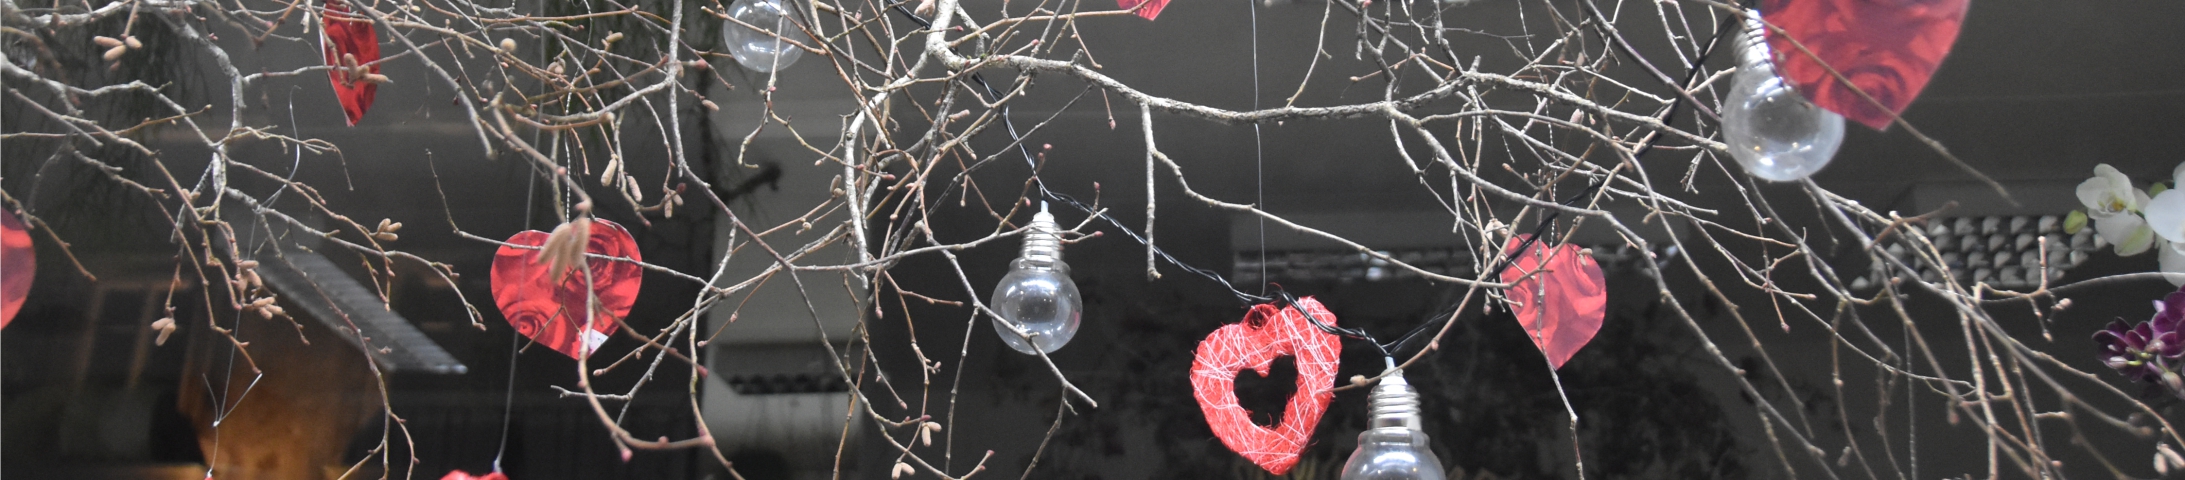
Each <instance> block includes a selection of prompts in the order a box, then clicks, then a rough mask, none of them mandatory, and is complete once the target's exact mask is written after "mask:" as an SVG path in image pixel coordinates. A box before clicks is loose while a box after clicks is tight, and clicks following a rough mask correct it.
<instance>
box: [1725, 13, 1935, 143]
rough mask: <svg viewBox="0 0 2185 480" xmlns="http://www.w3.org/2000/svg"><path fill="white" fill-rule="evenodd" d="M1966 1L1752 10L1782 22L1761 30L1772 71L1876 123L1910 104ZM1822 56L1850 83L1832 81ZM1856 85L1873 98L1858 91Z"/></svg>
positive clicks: (1847, 114) (1883, 123) (1849, 114)
mask: <svg viewBox="0 0 2185 480" xmlns="http://www.w3.org/2000/svg"><path fill="white" fill-rule="evenodd" d="M1967 2H1968V0H1796V1H1793V0H1763V1H1761V2H1760V12H1761V17H1762V18H1764V19H1766V20H1767V21H1768V23H1771V24H1774V25H1775V26H1776V27H1778V28H1781V29H1782V30H1781V31H1776V30H1774V29H1770V30H1769V31H1768V48H1769V50H1772V51H1774V52H1775V65H1776V71H1777V72H1779V73H1781V74H1782V75H1783V78H1784V79H1785V80H1789V81H1790V82H1791V84H1793V85H1796V86H1797V87H1798V93H1802V94H1805V96H1806V99H1807V100H1812V101H1813V104H1814V105H1819V106H1820V107H1821V108H1825V109H1828V111H1831V112H1836V113H1837V114H1840V115H1843V116H1844V118H1849V119H1852V120H1854V121H1857V122H1859V123H1862V124H1866V126H1868V127H1872V128H1874V129H1876V130H1880V129H1883V128H1887V127H1889V124H1890V123H1891V122H1892V119H1894V118H1895V117H1896V115H1897V114H1899V113H1903V112H1904V109H1905V107H1908V106H1911V104H1912V99H1913V98H1916V97H1918V96H1919V92H1920V90H1921V89H1924V88H1927V80H1929V79H1930V78H1932V77H1934V74H1935V69H1936V68H1938V67H1941V66H1942V59H1943V57H1946V56H1949V55H1950V46H1951V45H1952V44H1954V43H1956V42H1957V31H1958V28H1959V27H1960V26H1962V25H1963V24H1964V23H1965V7H1966V3H1967ZM1786 34H1787V35H1788V38H1786V37H1785V35H1786ZM1792 39H1796V40H1797V42H1796V43H1793V42H1791V40H1792ZM1798 45H1804V46H1805V47H1806V50H1811V51H1812V52H1813V54H1812V55H1807V54H1806V53H1805V50H1799V49H1798ZM1816 60H1818V61H1816ZM1824 62H1825V63H1826V64H1827V65H1828V66H1831V67H1835V68H1836V71H1837V72H1840V73H1843V75H1844V78H1847V79H1850V80H1851V83H1850V84H1849V85H1846V84H1844V83H1843V82H1842V81H1839V80H1838V79H1837V78H1836V76H1835V75H1834V74H1831V73H1829V69H1828V68H1826V67H1823V66H1822V64H1823V63H1824ZM1853 86H1856V87H1857V88H1858V90H1856V91H1855V90H1853V89H1852V87H1853ZM1861 91H1863V92H1866V94H1867V95H1869V96H1872V97H1874V100H1873V101H1868V100H1867V99H1866V98H1864V97H1861V96H1859V92H1861ZM1876 102H1879V103H1880V104H1881V105H1880V106H1876V105H1875V103H1876ZM1884 107H1886V110H1885V109H1884Z"/></svg>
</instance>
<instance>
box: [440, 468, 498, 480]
mask: <svg viewBox="0 0 2185 480" xmlns="http://www.w3.org/2000/svg"><path fill="white" fill-rule="evenodd" d="M440 480H508V476H507V475H502V474H501V472H493V473H488V474H485V475H471V474H470V472H465V471H462V470H452V471H449V472H448V475H447V476H444V477H440Z"/></svg>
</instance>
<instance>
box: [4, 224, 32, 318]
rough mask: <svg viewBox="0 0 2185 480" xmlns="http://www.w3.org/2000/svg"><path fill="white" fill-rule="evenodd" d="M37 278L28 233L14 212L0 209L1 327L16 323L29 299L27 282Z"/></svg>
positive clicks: (28, 284)
mask: <svg viewBox="0 0 2185 480" xmlns="http://www.w3.org/2000/svg"><path fill="white" fill-rule="evenodd" d="M37 275H38V252H37V248H36V247H32V246H31V244H30V231H29V229H26V228H23V221H22V220H21V219H17V218H15V213H14V212H9V211H6V210H0V328H7V326H8V322H9V321H13V320H15V312H18V311H21V310H22V309H23V299H24V298H27V297H29V296H30V281H31V280H32V279H34V278H36V277H37Z"/></svg>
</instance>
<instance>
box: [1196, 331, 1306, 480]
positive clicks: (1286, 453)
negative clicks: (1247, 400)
mask: <svg viewBox="0 0 2185 480" xmlns="http://www.w3.org/2000/svg"><path fill="white" fill-rule="evenodd" d="M1297 306H1298V307H1303V308H1304V309H1305V311H1308V312H1312V314H1313V316H1314V317H1315V318H1318V319H1320V322H1321V323H1326V324H1328V325H1330V326H1333V325H1335V314H1334V313H1330V312H1328V309H1327V308H1326V307H1322V306H1320V302H1319V301H1316V300H1313V299H1312V297H1305V298H1303V299H1299V300H1298V301H1297ZM1338 340H1339V339H1337V338H1336V337H1335V336H1334V335H1329V334H1328V333H1327V332H1322V331H1320V330H1319V329H1317V328H1313V326H1312V324H1311V323H1309V322H1308V321H1307V320H1306V319H1305V315H1304V314H1300V313H1298V310H1297V308H1295V307H1285V308H1282V309H1280V310H1277V309H1276V308H1275V306H1274V305H1271V304H1261V305H1253V306H1252V309H1251V311H1249V312H1246V313H1245V314H1244V321H1243V322H1239V323H1236V324H1231V325H1227V326H1223V327H1221V328H1220V329H1216V330H1214V333H1211V334H1208V335H1207V336H1206V340H1203V341H1200V342H1199V351H1198V354H1197V355H1196V356H1194V357H1193V358H1192V359H1191V390H1192V393H1193V395H1194V396H1196V397H1197V398H1198V399H1199V410H1200V411H1202V412H1205V414H1206V425H1207V426H1208V427H1212V428H1213V430H1214V436H1216V437H1221V443H1222V444H1223V445H1228V446H1229V449H1230V450H1232V451H1235V452H1237V454H1238V455H1243V456H1244V458H1246V459H1249V460H1251V461H1252V463H1255V464H1259V466H1260V468H1265V469H1267V471H1268V472H1271V473H1274V474H1276V475H1281V474H1284V473H1287V472H1289V471H1290V467H1292V466H1295V465H1297V454H1298V452H1302V451H1304V450H1305V442H1306V441H1307V440H1310V439H1312V435H1313V429H1314V428H1317V427H1319V426H1320V415H1321V414H1323V413H1327V411H1328V401H1330V400H1334V399H1335V392H1333V391H1330V389H1333V388H1335V367H1336V364H1337V363H1338V362H1340V361H1341V358H1342V353H1343V344H1342V342H1340V341H1338ZM1285 355H1287V356H1290V357H1291V358H1294V359H1296V361H1297V393H1296V394H1295V395H1291V396H1290V403H1289V404H1288V405H1286V406H1284V408H1283V410H1282V423H1281V424H1280V425H1276V426H1275V428H1272V429H1270V428H1267V427H1262V426H1259V425H1254V424H1253V423H1252V418H1251V414H1250V412H1246V411H1245V410H1244V407H1243V406H1239V405H1237V392H1236V382H1237V372H1239V371H1242V370H1244V369H1251V370H1252V371H1254V372H1259V374H1260V376H1266V375H1267V368H1268V367H1269V366H1271V365H1273V364H1274V362H1275V358H1277V357H1281V356H1285Z"/></svg>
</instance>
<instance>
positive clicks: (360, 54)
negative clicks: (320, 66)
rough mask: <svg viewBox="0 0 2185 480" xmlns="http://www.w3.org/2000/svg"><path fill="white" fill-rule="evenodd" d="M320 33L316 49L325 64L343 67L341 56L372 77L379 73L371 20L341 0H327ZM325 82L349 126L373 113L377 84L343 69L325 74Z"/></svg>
mask: <svg viewBox="0 0 2185 480" xmlns="http://www.w3.org/2000/svg"><path fill="white" fill-rule="evenodd" d="M320 17H321V18H320V21H321V23H322V24H323V28H321V29H320V31H321V32H323V33H322V34H321V35H320V37H319V49H320V50H323V51H325V53H326V64H327V65H333V66H341V65H343V61H342V60H343V58H342V56H343V55H348V56H353V57H356V62H357V64H358V65H366V64H370V66H368V67H366V69H367V70H369V71H371V73H379V64H376V63H372V62H377V61H379V32H378V30H376V29H374V28H373V27H372V19H370V18H366V17H365V16H363V15H358V14H356V12H353V11H350V10H349V5H348V4H347V3H344V2H343V1H342V0H326V14H325V15H321V16H320ZM326 76H327V79H328V80H331V81H333V84H334V98H336V99H339V100H341V112H342V114H343V115H346V116H347V118H348V119H349V126H352V127H354V126H356V125H357V121H358V120H363V119H364V111H366V110H371V109H372V97H374V96H377V95H378V93H379V84H376V83H372V82H369V81H363V80H358V79H356V78H353V77H351V76H350V75H349V73H348V72H345V71H343V70H342V69H339V68H337V69H333V70H328V71H327V73H326Z"/></svg>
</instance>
